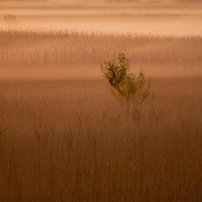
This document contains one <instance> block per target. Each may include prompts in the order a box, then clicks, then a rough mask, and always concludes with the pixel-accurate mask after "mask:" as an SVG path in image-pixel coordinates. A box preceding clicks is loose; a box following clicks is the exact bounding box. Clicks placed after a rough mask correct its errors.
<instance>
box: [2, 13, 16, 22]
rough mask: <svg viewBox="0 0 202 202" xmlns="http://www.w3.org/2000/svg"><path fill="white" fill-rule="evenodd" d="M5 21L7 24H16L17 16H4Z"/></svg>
mask: <svg viewBox="0 0 202 202" xmlns="http://www.w3.org/2000/svg"><path fill="white" fill-rule="evenodd" d="M3 19H4V21H5V22H16V21H17V18H16V16H15V15H11V14H8V15H4V18H3Z"/></svg>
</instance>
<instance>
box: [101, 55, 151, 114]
mask: <svg viewBox="0 0 202 202" xmlns="http://www.w3.org/2000/svg"><path fill="white" fill-rule="evenodd" d="M100 68H101V71H102V73H103V77H104V78H106V79H107V80H108V81H109V84H110V88H111V92H112V94H113V95H114V96H115V97H116V98H117V100H118V101H120V102H121V103H122V104H126V107H127V108H126V109H127V111H129V109H130V106H131V105H133V106H134V105H136V106H137V105H139V104H141V103H142V102H143V101H144V100H145V99H146V98H147V97H148V95H149V91H150V88H151V85H150V80H146V79H145V74H144V72H143V71H142V70H141V71H140V72H139V75H138V77H137V78H136V77H135V75H134V74H133V73H132V72H130V69H131V66H130V61H129V60H128V59H127V58H126V57H125V55H124V53H120V54H119V55H118V63H117V64H115V63H114V61H113V62H110V61H109V62H104V63H103V64H101V67H100Z"/></svg>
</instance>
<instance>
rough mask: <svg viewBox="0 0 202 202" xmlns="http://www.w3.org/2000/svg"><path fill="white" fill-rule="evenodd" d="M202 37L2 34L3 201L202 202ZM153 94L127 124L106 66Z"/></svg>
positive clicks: (0, 170)
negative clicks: (147, 83) (142, 80)
mask: <svg viewBox="0 0 202 202" xmlns="http://www.w3.org/2000/svg"><path fill="white" fill-rule="evenodd" d="M201 44H202V37H201V36H193V37H192V36H190V37H186V36H179V37H173V36H164V37H159V36H158V37H157V36H140V35H121V34H104V33H97V32H92V33H91V34H84V33H79V32H76V31H72V32H70V31H63V32H62V31H61V32H53V31H39V30H38V31H34V30H22V31H19V30H18V31H14V30H7V31H6V30H1V31H0V71H1V74H0V200H1V201H2V202H8V201H110V202H111V201H137V202H144V201H151V202H152V201H153V202H157V201H172V202H173V201H182V202H184V201H193V202H194V201H201V200H202V191H201V190H202V174H201V168H202V102H201V100H202V92H201V87H202V75H201V73H202V72H201V67H202V46H201ZM120 52H124V53H125V54H126V56H127V58H129V59H130V61H131V64H132V65H133V69H132V70H133V72H134V73H135V74H136V73H138V72H139V70H140V69H141V68H142V69H143V71H144V72H145V74H146V78H150V79H151V82H152V89H151V93H150V95H149V97H148V98H147V100H146V101H145V102H144V103H143V104H142V105H141V106H139V107H138V108H137V110H136V111H134V114H133V115H132V116H130V117H128V116H127V114H126V113H125V110H124V108H123V106H122V105H120V104H119V103H118V102H117V100H116V99H115V98H114V97H113V95H112V94H111V93H110V91H109V89H108V87H107V81H105V80H104V79H103V78H102V75H101V72H100V63H101V62H103V60H105V61H108V60H111V61H112V60H113V59H115V58H116V57H117V54H118V53H120Z"/></svg>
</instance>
